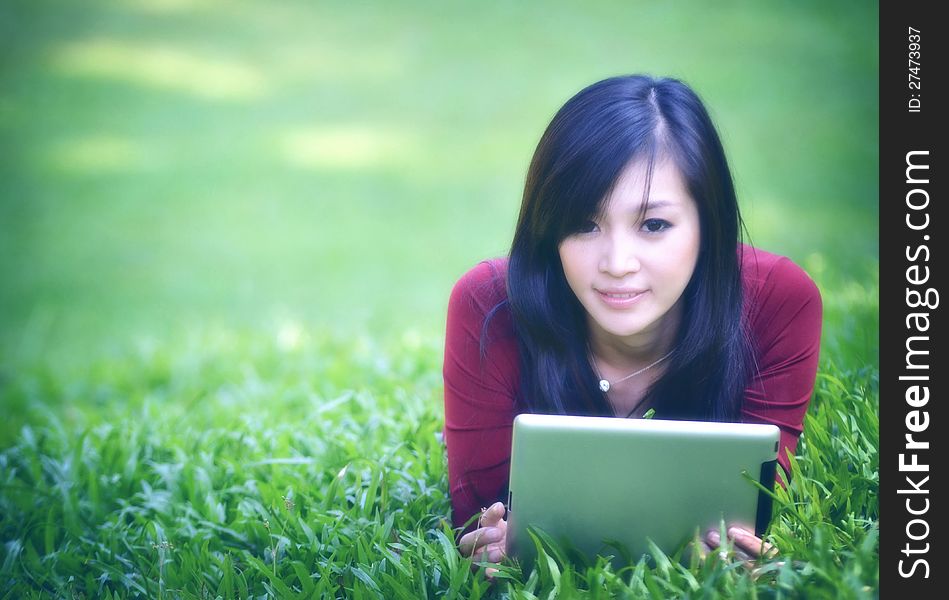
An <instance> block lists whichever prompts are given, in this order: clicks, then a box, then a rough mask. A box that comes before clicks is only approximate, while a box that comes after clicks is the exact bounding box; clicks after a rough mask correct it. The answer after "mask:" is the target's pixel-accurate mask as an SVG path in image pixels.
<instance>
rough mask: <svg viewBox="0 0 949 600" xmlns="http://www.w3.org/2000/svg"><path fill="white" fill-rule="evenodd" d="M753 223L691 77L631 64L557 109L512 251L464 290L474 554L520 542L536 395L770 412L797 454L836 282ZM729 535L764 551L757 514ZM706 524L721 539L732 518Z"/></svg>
mask: <svg viewBox="0 0 949 600" xmlns="http://www.w3.org/2000/svg"><path fill="white" fill-rule="evenodd" d="M741 228H742V221H741V216H740V214H739V210H738V202H737V199H736V197H735V190H734V185H733V183H732V178H731V174H730V172H729V169H728V165H727V162H726V160H725V154H724V151H723V149H722V146H721V142H720V140H719V137H718V134H717V132H716V130H715V127H714V125H713V124H712V122H711V120H710V118H709V116H708V114H707V112H706V110H705V108H704V106H703V105H702V102H701V100H699V98H698V97H697V96H696V94H695V93H694V92H693V91H692V90H691V89H690V88H689V87H688V86H686V85H685V84H684V83H682V82H680V81H677V80H674V79H654V78H651V77H645V76H627V77H615V78H611V79H607V80H604V81H601V82H599V83H596V84H593V85H591V86H589V87H587V88H586V89H584V90H582V91H581V92H579V93H578V94H577V95H576V96H574V97H573V98H571V99H570V100H569V101H568V102H567V103H566V104H565V105H564V106H563V108H561V109H560V111H559V112H558V113H557V114H556V116H555V117H554V119H553V121H552V122H551V123H550V125H549V126H548V127H547V130H546V131H545V132H544V135H543V137H542V138H541V140H540V143H539V144H538V147H537V150H536V151H535V153H534V157H533V160H532V161H531V165H530V169H529V172H528V174H527V181H526V185H525V190H524V197H523V202H522V205H521V210H520V215H519V217H518V223H517V227H516V230H515V234H514V241H513V243H512V246H511V250H510V254H509V256H508V257H507V258H502V259H494V260H490V261H484V262H482V263H480V264H478V265H477V266H476V267H474V268H473V269H472V270H471V271H469V272H468V273H467V274H465V275H464V276H463V277H462V278H461V279H460V280H459V281H458V283H457V284H456V285H455V287H454V289H453V290H452V294H451V299H450V301H449V308H448V323H447V339H446V346H445V362H444V371H443V374H444V380H445V432H444V434H445V443H446V446H447V449H448V473H449V479H450V487H451V490H450V491H451V498H452V508H453V521H454V524H455V525H456V526H461V525H464V524H466V522H468V521H470V520H472V517H473V516H474V515H476V514H479V513H480V515H479V518H478V519H477V522H473V523H471V524H470V525H469V530H470V529H473V530H472V531H469V532H468V533H466V534H465V535H464V536H462V538H461V539H460V541H459V547H460V549H461V552H462V553H463V554H465V555H475V556H476V557H478V558H480V559H481V560H488V561H491V562H498V561H499V560H500V559H501V558H502V557H503V553H504V547H505V535H506V531H507V529H506V527H507V523H506V521H505V519H504V505H503V503H502V502H501V500H502V499H504V498H505V497H506V493H507V489H506V487H507V481H508V472H509V468H510V453H511V431H512V425H513V420H514V417H515V415H517V414H518V413H521V412H538V413H555V414H577V415H597V416H615V417H627V418H636V417H641V416H643V414H644V413H645V412H646V411H647V410H650V409H653V410H654V411H655V415H656V417H657V418H663V419H693V420H713V421H747V422H759V423H773V424H775V425H777V426H778V427H779V428H780V429H781V448H780V452H779V461H780V463H781V465H782V466H783V467H784V469H785V470H786V471H787V470H788V468H789V467H788V458H787V453H788V452H792V453H793V452H794V449H795V447H796V445H797V439H798V437H799V436H800V434H801V428H802V423H803V419H804V414H805V412H806V410H807V406H808V403H809V401H810V397H811V394H812V392H813V387H814V379H815V376H816V370H817V359H818V348H819V344H820V328H821V300H820V295H819V293H818V291H817V288H816V286H815V285H814V283H813V282H812V281H811V280H810V278H809V277H808V276H807V275H806V274H805V273H804V272H803V271H802V270H801V269H800V268H799V267H797V266H796V265H794V264H793V263H792V262H791V261H789V260H788V259H787V258H783V257H779V256H775V255H773V254H769V253H767V252H764V251H762V250H757V249H755V248H752V247H750V246H747V245H744V244H742V243H741ZM630 458H631V460H634V459H635V457H630ZM492 502H493V503H494V504H492ZM489 505H490V508H488V509H483V508H481V507H484V506H489ZM729 536H730V537H732V538H733V539H734V541H735V543H736V545H738V546H739V548H742V549H744V550H745V551H746V552H748V553H749V554H751V555H758V554H760V553H761V552H762V550H763V548H764V547H765V546H764V544H763V543H762V541H761V540H760V539H758V538H757V537H755V536H754V535H753V534H752V533H751V532H748V531H745V530H742V529H740V528H731V529H730V530H729ZM705 541H706V543H707V544H708V546H709V547H712V548H714V547H716V546H718V544H719V540H718V535H717V533H715V532H710V533H709V535H708V537H707V538H706V540H705Z"/></svg>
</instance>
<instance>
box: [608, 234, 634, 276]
mask: <svg viewBox="0 0 949 600" xmlns="http://www.w3.org/2000/svg"><path fill="white" fill-rule="evenodd" d="M641 266H642V265H641V263H640V260H639V248H638V247H637V243H636V240H635V238H634V237H633V236H631V235H629V234H628V233H625V232H620V233H614V234H613V235H610V236H606V237H605V239H604V240H603V246H602V248H601V251H600V265H599V267H600V271H601V272H603V273H607V274H609V275H612V276H614V277H623V276H624V275H627V274H629V273H635V272H637V271H639V269H640V267H641Z"/></svg>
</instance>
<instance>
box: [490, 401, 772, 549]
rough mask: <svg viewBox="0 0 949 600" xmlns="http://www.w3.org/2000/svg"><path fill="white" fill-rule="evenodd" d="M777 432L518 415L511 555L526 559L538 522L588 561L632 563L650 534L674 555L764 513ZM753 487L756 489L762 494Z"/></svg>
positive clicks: (761, 521)
mask: <svg viewBox="0 0 949 600" xmlns="http://www.w3.org/2000/svg"><path fill="white" fill-rule="evenodd" d="M779 435H780V434H779V431H778V428H777V427H775V426H774V425H756V424H746V423H710V422H701V421H665V420H658V419H619V418H609V417H579V416H564V415H534V414H521V415H518V416H517V417H516V418H515V419H514V433H513V440H512V448H511V473H510V484H509V487H508V501H507V507H508V511H509V512H508V535H507V553H508V556H511V557H516V558H518V559H519V560H520V561H521V564H522V566H525V565H530V564H532V563H533V559H534V557H535V555H536V554H535V548H534V543H533V540H531V538H530V536H529V535H528V534H527V530H528V528H529V527H535V528H540V529H541V530H543V531H544V532H546V533H547V534H549V535H550V536H551V537H552V538H553V539H555V540H557V541H559V542H561V543H566V544H568V545H572V546H573V547H574V548H575V549H576V550H578V551H579V552H581V553H582V554H583V555H585V556H586V557H587V558H588V559H589V560H590V562H591V564H592V563H593V562H594V561H595V559H596V556H597V555H602V556H609V555H613V557H614V558H613V559H612V562H613V564H614V566H615V567H616V568H621V567H622V566H625V564H626V561H625V560H623V554H622V552H621V551H619V550H617V548H615V547H611V546H610V545H608V543H607V542H609V541H615V542H619V543H620V544H622V545H623V546H624V547H625V548H626V550H628V552H629V557H628V558H629V559H630V560H631V561H632V562H633V563H635V562H637V561H638V560H639V559H640V558H641V557H642V556H643V555H644V554H651V553H650V551H649V545H648V541H647V539H648V540H652V541H653V542H654V543H655V544H656V545H657V546H658V547H659V548H660V549H661V550H662V551H663V552H665V553H667V554H671V553H673V552H675V551H676V550H677V549H678V548H679V547H680V546H681V545H682V544H683V543H685V542H687V541H689V540H691V539H692V538H693V536H694V535H695V532H696V529H697V528H698V531H699V533H700V534H702V533H704V532H705V531H707V530H708V529H713V528H718V527H719V524H720V522H721V520H722V519H724V520H725V522H726V523H727V524H740V525H743V526H744V527H746V528H747V529H749V530H753V531H755V532H756V534H758V535H761V534H762V533H763V532H764V529H765V528H766V527H767V525H768V523H769V521H770V519H771V497H770V496H769V495H768V494H766V493H764V492H761V491H760V490H759V489H758V488H757V487H756V486H755V484H754V482H753V481H750V480H749V479H753V480H755V481H758V482H760V483H761V485H763V486H764V487H765V488H767V489H769V490H771V489H773V487H774V475H775V465H776V464H777V460H776V459H777V452H778V441H779ZM759 492H760V493H759Z"/></svg>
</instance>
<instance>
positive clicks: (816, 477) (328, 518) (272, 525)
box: [0, 0, 879, 600]
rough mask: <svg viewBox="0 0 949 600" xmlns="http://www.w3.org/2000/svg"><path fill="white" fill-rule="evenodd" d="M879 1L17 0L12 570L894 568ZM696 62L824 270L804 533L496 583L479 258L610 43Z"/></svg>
mask: <svg viewBox="0 0 949 600" xmlns="http://www.w3.org/2000/svg"><path fill="white" fill-rule="evenodd" d="M876 19H877V11H876V7H875V6H874V5H869V6H867V5H865V4H864V3H832V4H827V3H821V2H799V3H793V4H787V3H785V4H781V5H776V4H773V3H767V4H765V3H758V2H750V1H748V2H745V1H738V0H732V1H726V2H717V3H715V4H714V5H711V4H707V3H694V4H691V5H684V4H681V3H677V4H676V5H671V4H668V3H642V4H639V3H622V4H620V3H614V2H598V1H591V2H584V3H582V4H578V3H573V2H545V3H544V6H543V7H542V8H538V7H536V6H531V5H528V4H526V3H517V2H495V3H482V4H480V5H479V6H478V9H477V10H473V9H472V8H471V6H469V5H467V4H466V3H454V2H444V3H437V4H435V5H434V6H433V5H432V4H431V3H427V2H405V3H400V4H399V9H398V10H395V9H394V7H387V8H386V9H385V10H383V9H382V8H380V7H378V6H369V5H364V4H360V3H353V2H320V3H317V2H311V1H309V0H280V1H276V0H275V1H273V2H253V1H249V0H235V1H233V2H215V1H208V2H194V3H192V2H187V1H186V0H127V1H119V0H115V1H113V0H90V1H88V2H82V3H74V2H61V1H58V0H7V1H5V2H2V3H0V138H2V139H3V143H2V144H0V279H2V281H3V284H2V285H0V412H2V414H3V419H2V420H0V544H2V546H0V548H2V550H0V600H5V599H6V598H31V597H37V598H38V597H49V596H54V597H65V598H79V597H84V598H100V597H105V598H109V597H120V598H122V597H148V598H177V597H182V598H191V597H195V598H216V597H224V598H232V597H240V598H247V597H264V596H269V597H274V596H276V597H334V596H335V597H355V598H360V597H366V598H376V597H382V598H400V597H405V598H418V597H428V598H434V597H442V596H444V597H471V598H477V597H495V598H534V597H536V598H547V597H550V596H551V593H552V592H555V591H556V592H559V593H560V595H561V596H567V597H569V596H585V597H598V596H599V597H611V596H619V597H623V596H627V597H655V598H664V597H670V596H687V597H715V596H721V597H732V596H738V597H749V596H755V595H758V596H762V597H788V598H793V597H803V596H807V597H818V598H819V597H826V598H861V597H874V596H876V595H877V593H878V577H879V550H878V541H877V540H878V537H877V523H878V521H879V509H878V506H879V505H878V490H879V488H878V485H879V482H878V460H879V459H878V441H877V440H878V427H879V425H878V422H879V421H878V416H877V415H878V412H877V406H878V401H879V397H878V396H879V395H878V372H879V371H878V363H879V361H878V357H877V353H878V341H877V339H878V330H879V328H878V310H879V306H878V303H877V294H878V289H879V278H878V276H877V270H878V261H877V257H876V254H877V248H878V244H877V229H878V209H877V197H878V188H877V180H878V178H877V172H878V152H877V144H878V131H877V117H878V112H879V109H878V102H877V89H878V81H879V77H878V73H877V22H876ZM629 72H648V73H653V74H671V75H674V76H679V77H682V78H684V79H685V80H687V81H688V82H690V83H691V84H693V85H694V86H695V87H696V89H697V90H698V91H699V92H700V94H701V95H702V96H703V97H704V98H705V99H706V101H707V103H708V105H709V108H710V110H711V112H712V115H713V118H714V119H715V120H716V122H717V124H718V125H719V128H720V130H721V133H722V137H723V140H724V143H725V147H726V149H727V152H728V156H729V160H730V163H731V165H732V168H733V171H734V175H735V178H736V184H737V187H738V191H739V196H740V198H741V202H742V207H743V210H744V215H745V216H746V219H747V221H748V225H749V229H750V231H751V234H752V241H753V242H754V243H755V244H756V245H758V246H760V247H762V248H765V249H767V250H770V251H774V252H778V253H781V254H785V255H788V256H790V257H791V258H793V259H794V260H795V261H797V262H798V263H799V264H801V265H802V266H803V267H804V268H805V269H806V270H807V271H808V272H809V273H810V274H811V275H812V276H813V277H814V278H815V280H816V281H817V282H818V284H819V286H820V288H821V291H822V294H823V298H824V305H825V326H824V331H823V338H822V358H821V366H820V375H819V378H818V385H817V391H816V394H815V399H814V402H813V404H812V408H811V410H810V412H809V414H808V416H807V422H806V424H805V434H804V437H803V438H802V441H801V444H800V446H799V456H798V457H797V459H796V462H797V466H796V472H797V474H796V476H795V478H794V479H793V481H792V482H791V484H790V486H789V488H788V490H787V491H784V490H781V491H779V492H778V496H779V498H778V502H777V503H776V517H775V519H774V522H773V524H772V527H771V530H770V532H769V535H770V537H771V539H772V541H773V542H774V543H775V544H776V545H777V546H778V547H779V548H780V550H781V558H780V559H779V560H778V561H776V562H772V563H768V564H766V565H763V566H762V567H761V568H760V569H759V570H758V571H757V572H756V573H755V574H754V575H753V574H752V572H751V571H749V570H748V569H746V568H745V566H743V565H742V564H740V563H738V562H736V561H735V560H734V559H733V558H729V559H727V560H723V561H719V560H717V559H716V560H712V561H708V562H706V563H703V564H687V565H685V566H679V565H678V563H677V562H676V561H674V560H672V561H667V560H664V559H663V558H662V557H657V561H656V564H655V565H653V566H648V565H647V564H645V563H641V564H638V565H635V566H633V567H632V568H631V569H629V570H626V571H624V572H619V573H617V572H613V571H612V570H611V569H609V568H607V567H605V565H603V564H601V565H594V566H591V568H589V569H576V568H573V567H569V566H568V565H566V564H564V563H563V562H561V561H559V560H558V559H557V558H556V557H557V553H558V550H557V549H553V548H552V549H550V551H551V554H552V559H551V561H542V562H541V563H540V569H539V570H537V571H534V572H527V573H525V572H521V571H520V570H519V569H518V568H517V567H516V566H510V568H505V570H504V572H503V573H502V577H501V578H500V579H499V580H498V581H496V582H495V583H494V584H489V583H488V582H487V581H486V580H485V578H484V576H483V574H482V573H481V572H479V571H478V570H477V569H475V570H472V569H471V566H470V564H469V562H468V561H467V560H465V559H463V558H461V557H460V556H459V555H458V553H457V551H456V550H455V545H454V539H453V537H454V532H452V531H451V529H450V528H449V527H448V526H447V525H446V522H449V521H448V518H449V515H450V513H449V507H450V501H449V498H448V495H447V482H446V471H445V458H444V454H443V449H442V447H441V445H440V444H439V443H437V441H436V438H435V433H437V432H438V431H440V430H441V426H442V423H443V414H442V389H441V385H442V384H441V376H440V367H441V352H442V339H443V336H444V315H445V308H446V305H447V299H448V292H449V290H450V287H451V284H452V283H453V282H454V280H455V279H456V278H457V277H458V276H459V275H460V274H461V273H462V272H463V271H464V270H466V269H467V268H469V267H470V266H471V265H473V264H474V263H475V262H476V261H477V260H479V259H481V258H484V257H487V256H497V255H500V254H503V253H504V252H505V249H506V247H507V245H508V243H509V240H510V236H511V233H512V231H513V226H514V220H515V218H516V213H517V208H518V203H519V196H520V191H521V186H522V185H523V178H524V174H525V171H526V167H527V164H528V161H529V159H530V153H531V151H532V150H533V147H534V145H535V144H536V142H537V140H538V139H539V137H540V134H541V132H542V131H543V128H544V127H545V126H546V124H547V122H548V121H549V119H550V117H551V116H552V115H553V113H554V111H555V110H556V109H557V108H558V107H559V106H560V105H561V104H562V103H563V102H564V101H565V100H566V99H567V98H568V97H569V96H570V95H572V94H573V93H575V92H576V91H577V90H578V89H580V88H581V87H583V86H584V85H586V84H589V83H591V82H593V81H595V80H598V79H600V78H603V77H606V76H610V75H615V74H620V73H629Z"/></svg>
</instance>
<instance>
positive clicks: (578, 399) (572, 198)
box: [507, 75, 750, 421]
mask: <svg viewBox="0 0 949 600" xmlns="http://www.w3.org/2000/svg"><path fill="white" fill-rule="evenodd" d="M658 160H672V161H673V163H674V164H675V166H676V167H677V168H678V169H679V171H680V173H681V174H682V177H683V179H684V181H685V182H686V186H687V189H688V191H689V194H690V195H691V197H692V198H693V199H694V200H695V202H696V204H697V207H698V213H699V219H700V223H701V225H700V227H701V229H700V236H701V241H700V247H699V256H698V262H697V264H696V267H695V271H694V272H693V274H692V278H691V280H690V281H689V284H688V285H687V287H686V289H685V291H684V292H683V297H682V303H683V311H682V319H681V321H680V324H679V328H678V331H677V333H676V338H675V341H674V348H676V350H675V352H673V354H672V356H670V358H669V360H668V361H667V363H666V370H665V372H664V374H663V375H662V376H661V377H660V378H659V380H657V381H656V382H655V383H654V384H653V385H652V387H651V388H650V389H649V390H648V391H647V392H646V398H645V400H646V401H648V403H649V404H648V405H651V406H652V407H654V408H655V409H656V416H657V417H659V418H673V419H701V420H718V421H735V420H738V419H739V415H740V409H741V399H742V394H743V391H744V388H745V385H746V384H747V381H748V375H749V372H750V352H749V342H748V339H747V335H746V330H745V326H744V322H743V318H742V314H743V311H742V284H741V259H740V256H739V254H740V252H741V247H742V246H741V233H742V229H743V224H742V221H741V215H740V213H739V209H738V201H737V198H736V197H735V189H734V184H733V182H732V177H731V173H730V171H729V169H728V164H727V162H726V160H725V152H724V150H723V148H722V144H721V141H720V139H719V136H718V133H717V132H716V130H715V126H714V125H713V124H712V121H711V119H710V117H709V115H708V112H707V111H706V109H705V107H704V106H703V104H702V101H701V100H700V99H699V97H698V96H697V95H696V94H695V92H694V91H692V89H690V88H689V87H688V86H687V85H686V84H684V83H683V82H681V81H679V80H676V79H665V78H664V79H657V78H652V77H647V76H642V75H631V76H624V77H613V78H610V79H606V80H603V81H600V82H598V83H595V84H593V85H591V86H589V87H587V88H585V89H583V90H582V91H580V92H579V93H578V94H576V95H575V96H574V97H573V98H571V99H570V100H569V101H567V103H566V104H565V105H564V106H563V107H562V108H561V109H560V110H559V111H558V112H557V114H556V115H555V116H554V118H553V121H551V123H550V125H549V126H548V127H547V129H546V131H545V132H544V134H543V136H542V137H541V139H540V142H539V144H538V145H537V149H536V150H535V152H534V156H533V159H532V161H531V164H530V169H529V170H528V173H527V180H526V183H525V186H524V197H523V201H522V204H521V210H520V215H519V217H518V221H517V227H516V229H515V233H514V240H513V243H512V245H511V251H510V255H509V260H508V275H507V291H508V302H509V303H510V309H511V313H512V315H513V318H514V326H515V331H516V334H517V339H518V344H519V348H520V357H521V389H520V395H519V397H518V398H517V402H518V405H519V409H520V410H522V411H525V412H543V413H555V414H588V415H610V416H612V414H613V413H612V409H611V407H610V404H609V401H608V400H607V398H606V395H605V394H604V393H602V392H600V391H599V388H598V386H597V380H598V378H597V377H596V376H595V374H594V371H593V367H592V366H591V364H590V360H589V358H588V353H587V349H588V345H587V339H588V336H589V331H588V324H587V321H586V318H585V312H584V309H583V307H582V305H581V304H580V303H579V301H578V300H577V298H576V296H575V295H574V294H573V292H572V291H571V289H570V287H569V285H568V284H567V281H566V278H565V276H564V273H563V266H562V264H561V262H560V255H559V252H558V247H559V245H560V242H562V241H563V240H564V238H566V237H567V236H568V235H571V234H572V233H575V232H576V231H578V230H579V229H580V226H581V225H582V224H583V223H585V222H587V221H588V220H590V219H591V218H592V217H593V216H594V215H596V214H597V213H598V212H599V210H600V206H601V204H602V203H603V201H604V199H605V198H606V197H607V196H608V195H609V191H610V190H611V188H612V186H613V185H614V183H615V182H616V180H617V178H618V177H619V175H620V174H621V172H622V171H623V169H624V168H625V167H626V166H627V165H629V164H630V163H631V161H645V164H646V167H647V169H646V173H647V183H646V185H647V187H646V189H647V190H648V185H649V183H648V180H649V177H650V174H651V172H652V169H653V166H654V165H655V164H656V162H657V161H658ZM647 196H648V191H647Z"/></svg>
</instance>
